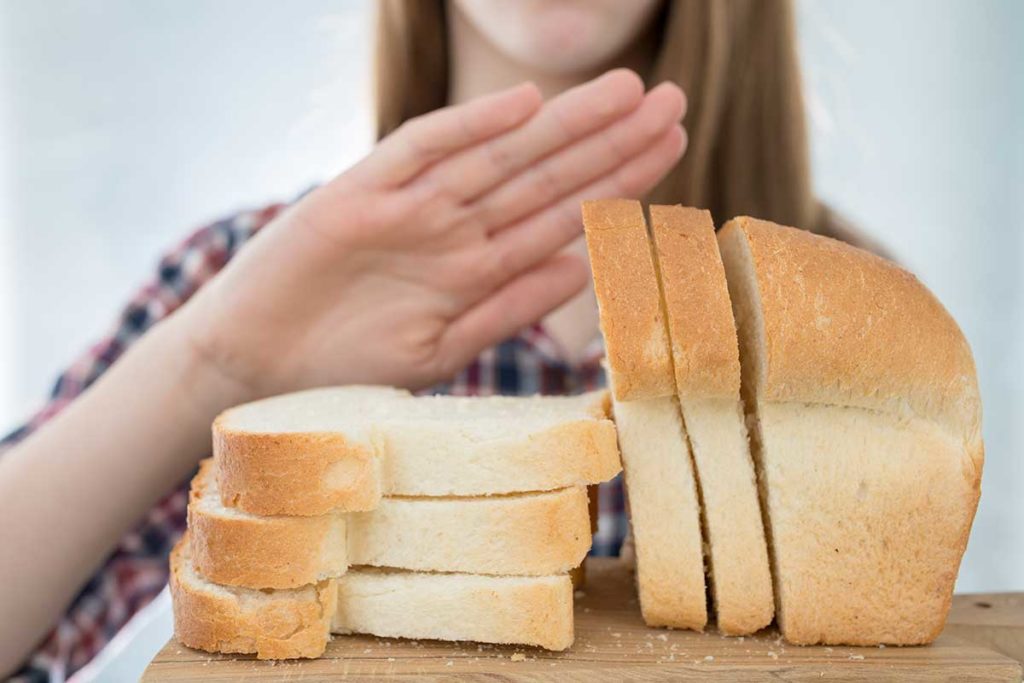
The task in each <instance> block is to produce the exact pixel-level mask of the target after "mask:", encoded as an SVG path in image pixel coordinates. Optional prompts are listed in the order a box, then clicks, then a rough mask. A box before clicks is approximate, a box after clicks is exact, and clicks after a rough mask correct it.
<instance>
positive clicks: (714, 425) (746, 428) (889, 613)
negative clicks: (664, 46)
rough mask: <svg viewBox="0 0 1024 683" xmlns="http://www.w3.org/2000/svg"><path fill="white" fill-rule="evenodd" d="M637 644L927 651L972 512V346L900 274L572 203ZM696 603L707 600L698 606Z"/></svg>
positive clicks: (844, 254)
mask: <svg viewBox="0 0 1024 683" xmlns="http://www.w3.org/2000/svg"><path fill="white" fill-rule="evenodd" d="M583 216H584V225H585V229H586V235H587V244H588V249H589V252H590V260H591V265H592V269H593V274H594V285H595V291H596V294H597V299H598V304H599V309H600V320H601V329H602V332H603V334H604V338H605V344H606V351H607V363H608V369H609V380H610V384H611V389H612V395H613V412H614V418H615V421H616V427H617V429H618V434H619V447H620V449H621V452H622V461H623V468H624V470H625V481H626V487H627V494H628V500H629V507H630V517H631V522H632V530H633V534H634V540H635V545H636V563H637V583H638V589H639V595H640V604H641V611H642V613H643V617H644V619H645V621H646V622H647V623H648V624H649V625H652V626H671V627H680V628H691V629H696V630H702V629H703V628H704V627H705V625H706V623H707V622H708V604H709V603H710V605H711V607H712V611H713V616H714V617H715V619H716V620H717V626H718V629H719V630H720V631H721V632H722V633H725V634H731V635H740V634H745V633H751V632H753V631H756V630H758V629H760V628H762V627H764V626H767V625H768V624H769V623H770V622H771V621H772V619H773V617H776V618H777V621H778V624H779V627H780V629H781V631H782V635H783V636H784V637H785V638H786V639H787V640H789V641H790V642H794V643H801V644H810V643H827V644H852V645H873V644H880V643H893V644H903V645H909V644H918V643H926V642H930V641H931V640H933V639H934V638H935V637H936V636H937V635H938V633H939V632H940V631H941V629H942V626H943V624H944V621H945V617H946V614H947V612H948V610H949V605H950V600H951V596H952V590H953V583H954V580H955V578H956V574H957V569H958V567H959V563H960V559H961V557H962V555H963V551H964V548H965V545H966V542H967V536H968V533H969V531H970V526H971V522H972V520H973V517H974V512H975V509H976V508H977V503H978V496H979V490H980V485H979V482H980V478H981V467H982V460H983V447H982V440H981V433H980V421H981V405H980V399H979V394H978V385H977V378H976V373H975V368H974V362H973V359H972V357H971V352H970V349H969V347H968V345H967V342H966V341H965V339H964V337H963V335H962V333H961V332H960V330H959V328H958V327H957V325H956V323H955V322H954V321H953V320H952V318H951V317H950V316H949V314H948V313H947V312H946V311H945V309H943V307H942V305H941V304H940V303H939V302H938V301H937V300H936V299H935V298H934V297H933V296H932V295H931V293H930V292H928V290H927V289H926V288H925V287H924V286H923V285H921V283H920V282H918V281H917V280H916V279H915V278H914V277H913V276H912V275H910V274H908V273H907V272H905V271H903V270H901V269H900V268H898V267H897V266H895V265H894V264H892V263H890V262H888V261H886V260H884V259H882V258H879V257H877V256H874V255H872V254H869V253H867V252H864V251H861V250H859V249H855V248H853V247H851V246H848V245H846V244H842V243H840V242H836V241H834V240H830V239H827V238H824V237H820V236H816V235H812V234H810V233H807V232H803V231H799V230H795V229H792V228H785V227H781V226H777V225H774V224H772V223H768V222H765V221H759V220H755V219H751V218H737V219H734V220H732V221H730V222H729V223H727V224H726V225H725V226H724V227H723V228H722V230H721V231H720V232H719V233H718V235H717V236H716V234H715V229H714V225H713V223H712V219H711V216H710V214H708V212H706V211H700V210H697V209H688V208H684V207H680V206H651V207H650V209H649V222H648V220H647V217H645V215H644V212H643V209H642V207H641V205H640V204H639V203H638V202H634V201H627V200H603V201H594V202H585V203H584V206H583ZM706 595H707V596H710V600H708V599H707V598H706Z"/></svg>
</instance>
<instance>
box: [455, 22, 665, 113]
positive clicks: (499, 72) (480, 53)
mask: <svg viewBox="0 0 1024 683" xmlns="http://www.w3.org/2000/svg"><path fill="white" fill-rule="evenodd" d="M447 14H448V45H449V50H450V53H449V57H450V60H449V62H450V66H449V74H448V83H449V90H448V103H449V104H461V103H463V102H467V101H469V100H472V99H474V98H477V97H480V96H481V95H486V94H488V93H492V92H494V91H496V90H501V89H503V88H508V87H511V86H513V85H518V84H519V83H523V82H524V81H532V82H533V83H534V84H535V85H536V86H537V87H538V88H539V89H540V91H541V93H542V94H543V95H544V98H545V99H548V98H550V97H553V96H555V95H557V94H559V93H561V92H563V91H565V90H568V89H569V88H572V87H574V86H577V85H580V84H582V83H585V82H586V81H589V80H590V79H592V78H595V77H596V76H599V75H600V74H602V73H604V72H605V71H607V70H608V69H612V68H616V67H625V68H628V69H632V70H633V71H635V72H637V73H638V74H640V75H641V76H642V77H645V78H646V77H647V75H648V74H649V73H650V71H651V65H652V64H653V61H654V50H653V45H654V42H653V41H651V40H648V39H647V38H648V36H646V35H643V36H640V37H639V39H638V40H635V41H633V44H632V45H631V46H630V47H629V48H628V49H627V50H626V51H624V52H623V53H622V54H620V55H619V56H618V57H617V58H616V59H614V60H613V61H612V62H610V63H608V64H604V65H601V66H599V67H597V68H594V69H592V70H590V71H580V72H574V73H561V74H559V73H552V72H550V71H544V70H543V69H538V68H535V67H531V66H529V65H526V64H522V63H520V62H516V61H514V60H512V59H510V58H509V57H507V56H506V55H505V54H504V53H502V52H501V51H500V50H498V49H497V48H495V47H494V45H492V44H491V43H490V41H488V40H487V39H486V38H485V37H484V36H482V35H481V34H480V32H479V31H478V30H477V29H476V27H475V26H473V24H472V23H471V22H470V21H469V20H468V19H467V18H466V17H465V16H464V15H463V14H462V12H460V11H459V9H458V8H457V7H455V5H454V3H449V4H448V12H447Z"/></svg>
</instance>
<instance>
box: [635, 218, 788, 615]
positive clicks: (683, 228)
mask: <svg viewBox="0 0 1024 683" xmlns="http://www.w3.org/2000/svg"><path fill="white" fill-rule="evenodd" d="M650 217H651V236H652V237H653V241H654V245H655V253H656V258H657V264H658V268H657V270H658V273H659V275H660V278H661V289H662V296H663V302H664V307H665V314H666V319H667V321H668V331H669V339H670V342H671V348H672V359H673V368H674V371H675V385H676V390H677V392H678V395H679V401H680V407H681V409H682V415H683V424H684V425H685V429H686V432H687V434H688V436H689V441H690V443H689V445H690V449H691V451H692V454H693V459H694V464H695V466H696V471H697V481H698V483H699V487H700V495H701V500H702V502H703V508H704V532H705V539H706V541H707V546H708V578H709V582H708V583H709V586H710V588H711V597H712V604H713V605H714V609H715V615H716V621H717V624H718V628H719V630H720V631H721V632H722V633H725V634H728V635H744V634H748V633H754V632H755V631H758V630H759V629H762V628H764V627H765V626H767V625H768V624H770V623H771V621H772V617H773V616H774V611H775V608H774V602H773V599H772V578H771V571H770V569H769V564H768V548H767V545H766V543H765V537H764V524H763V522H762V520H761V507H760V502H759V500H758V491H757V482H756V480H755V476H754V465H753V462H752V461H751V457H750V447H749V445H748V442H747V430H746V426H745V424H744V416H743V407H742V404H741V403H740V362H739V348H738V346H737V341H736V327H735V323H734V322H733V315H732V307H731V305H730V303H729V292H728V287H727V285H726V281H725V270H724V269H723V266H722V259H721V256H720V255H719V253H718V242H717V241H716V239H715V227H714V223H713V222H712V219H711V214H710V213H708V212H707V211H701V210H698V209H690V208H683V207H681V206H651V207H650Z"/></svg>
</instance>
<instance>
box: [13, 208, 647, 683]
mask: <svg viewBox="0 0 1024 683" xmlns="http://www.w3.org/2000/svg"><path fill="white" fill-rule="evenodd" d="M284 208H285V205H283V204H276V205H272V206H269V207H266V208H264V209H260V210H258V211H249V212H243V213H240V214H238V215H235V216H232V217H230V218H227V219H225V220H221V221H218V222H216V223H213V224H212V225H209V226H206V227H204V228H202V229H200V230H198V231H197V232H195V233H194V234H193V235H192V236H190V237H189V238H188V239H187V240H185V241H184V242H183V243H182V244H180V245H179V246H178V247H177V248H175V249H174V250H173V251H171V252H170V253H168V254H167V255H166V256H165V257H164V258H163V259H161V261H160V264H159V269H158V272H157V275H156V277H155V278H154V279H153V280H152V281H151V282H150V283H149V284H147V285H145V286H144V287H143V288H142V289H141V290H140V291H139V292H138V293H137V294H136V295H135V296H134V297H133V298H132V300H131V301H130V302H129V303H128V305H127V306H126V307H125V308H124V310H123V312H122V313H121V315H120V317H119V319H118V320H117V322H116V324H115V325H114V327H113V329H112V330H111V332H110V334H109V335H108V336H107V337H106V338H105V339H103V340H102V341H100V342H99V343H98V344H96V345H95V346H93V347H92V348H91V349H89V350H88V351H87V352H85V353H84V354H83V355H82V356H81V357H80V358H79V359H78V360H77V361H75V363H74V364H73V365H72V366H71V367H69V368H68V369H67V370H66V371H65V372H64V373H63V374H62V375H61V376H60V378H59V379H58V380H57V383H56V384H55V385H54V388H53V391H52V393H51V396H50V398H49V400H48V402H47V403H46V405H45V406H44V407H43V408H42V409H41V410H39V411H38V412H37V413H36V414H35V415H34V416H33V417H32V418H31V419H30V420H29V421H28V422H27V423H26V424H24V425H23V426H21V427H20V428H18V429H16V430H15V431H14V432H12V433H11V434H9V435H7V436H6V437H5V438H4V439H3V440H2V441H0V454H2V453H3V451H4V450H6V449H8V448H10V447H11V446H13V445H14V444H16V443H18V441H20V440H21V439H23V438H24V437H26V436H27V435H28V434H30V433H32V432H33V431H35V430H36V429H39V428H41V427H42V426H43V425H44V424H45V423H46V421H47V420H49V419H50V418H52V417H53V416H54V415H56V414H57V413H59V412H60V411H61V410H63V409H64V407H65V406H67V405H68V404H69V403H70V402H71V401H73V400H75V398H76V397H77V396H79V395H80V394H81V393H82V392H83V391H85V389H87V388H88V387H89V386H90V385H91V384H92V383H93V382H95V381H96V380H97V379H98V378H99V377H100V375H102V374H103V373H104V372H105V371H106V370H107V369H108V368H109V367H110V366H111V365H113V364H114V363H115V362H117V359H118V358H119V357H120V356H121V354H122V353H124V351H125V349H127V348H128V347H129V346H130V345H131V344H132V343H133V342H135V340H137V339H138V338H139V337H140V336H142V335H143V334H144V333H145V332H146V330H148V329H149V328H150V327H151V326H152V325H153V324H154V323H156V322H157V321H159V320H161V319H162V318H164V317H166V316H167V315H169V314H170V313H172V312H173V311H174V310H176V309H177V308H178V307H179V306H181V305H182V304H183V303H184V302H185V301H186V300H188V298H189V297H190V296H192V294H193V293H195V291H196V290H198V289H199V288H200V287H202V286H203V284H205V283H206V282H207V281H208V280H210V278H212V277H213V276H214V275H215V274H216V273H217V272H218V271H219V270H220V269H221V268H223V267H224V265H225V264H226V263H227V262H228V261H229V260H230V259H231V258H232V257H233V256H234V255H235V254H236V253H237V252H238V250H239V249H240V248H241V247H242V246H243V245H244V244H245V242H246V241H247V240H248V239H249V238H250V237H252V236H253V235H254V234H255V233H256V232H257V231H259V229H260V228H262V227H263V226H264V225H266V224H267V223H269V222H270V221H271V220H272V219H273V218H274V217H275V216H276V215H277V214H278V213H280V212H281V211H282V210H283V209H284ZM600 356H601V349H600V347H599V345H597V344H595V346H594V347H593V348H592V349H590V352H589V353H587V354H586V356H585V358H584V360H583V361H582V362H580V363H576V364H567V363H565V362H564V361H561V360H559V355H558V353H557V349H556V346H555V344H554V342H553V340H552V339H551V337H550V336H548V335H547V334H546V333H545V332H544V330H543V328H542V327H540V326H539V325H538V326H534V327H531V328H529V329H527V330H524V331H523V332H522V333H520V334H519V335H517V336H516V337H514V338H512V339H509V340H507V341H505V342H504V343H502V344H500V345H498V346H496V347H494V348H491V349H488V350H487V351H485V352H484V353H482V354H481V355H480V357H479V358H478V359H477V360H476V361H474V362H473V363H472V364H471V365H470V366H469V367H467V368H466V369H465V370H463V371H462V372H461V373H459V375H458V376H456V377H455V378H453V379H452V381H451V382H448V383H445V384H443V385H439V386H437V387H434V388H433V389H432V390H431V391H430V392H426V393H448V394H456V395H489V394H506V395H529V394H536V393H540V394H575V393H580V392H583V391H587V390H591V389H596V388H598V387H600V386H602V385H603V383H604V376H603V373H602V371H601V367H600V363H599V361H600ZM206 455H207V454H206V453H196V462H198V461H199V460H200V459H201V458H202V457H205V456H206ZM187 486H188V482H187V481H183V482H181V483H180V484H179V485H178V486H177V487H176V488H175V489H174V490H173V491H168V493H167V495H166V496H165V497H164V498H163V499H162V500H161V501H160V502H159V503H157V504H156V505H155V506H154V507H153V509H152V510H150V511H149V513H148V514H147V515H146V516H145V518H144V519H143V520H142V521H141V522H139V523H138V524H137V525H136V526H135V527H134V528H133V529H131V530H130V531H129V532H128V533H126V534H125V535H124V537H123V538H122V539H121V540H120V542H119V543H118V544H117V546H116V547H115V548H114V550H113V552H112V553H111V554H110V556H109V557H108V558H107V560H106V562H105V563H104V564H103V566H102V567H101V568H100V569H99V571H97V572H96V574H95V575H94V576H93V577H92V578H91V579H90V580H89V582H88V583H86V584H85V586H83V587H82V589H81V591H79V593H78V595H77V596H76V597H75V598H74V600H73V601H72V603H71V605H70V606H69V607H68V609H67V611H66V612H65V613H64V615H63V616H62V617H61V618H60V621H59V622H58V623H57V624H55V625H54V628H53V630H52V631H51V632H50V633H49V634H48V635H47V636H46V637H45V638H44V639H43V641H42V642H41V643H40V644H39V646H38V648H37V649H36V650H35V651H34V652H33V653H32V654H31V655H30V657H29V658H28V660H27V661H26V663H25V665H24V667H23V668H22V669H21V670H20V671H19V672H18V673H17V674H16V676H15V679H16V680H17V679H20V680H25V681H46V680H56V681H59V680H64V679H65V678H66V677H68V676H70V675H72V674H73V673H74V672H75V671H77V670H79V669H80V668H82V667H83V666H84V665H85V664H86V663H88V662H89V661H90V660H91V659H92V658H93V657H95V656H96V654H97V653H98V652H99V651H100V650H101V649H102V648H103V646H104V645H106V643H107V642H109V641H110V639H111V638H112V637H113V636H114V634H115V633H117V631H118V630H120V629H121V628H122V627H123V626H124V625H125V624H126V623H127V622H128V620H129V619H130V618H131V617H132V616H133V615H134V614H135V613H136V612H138V611H139V610H140V609H142V607H144V606H145V605H146V604H147V603H148V602H149V601H150V600H152V599H153V598H154V597H155V596H156V595H157V593H159V592H160V590H161V589H162V588H163V586H164V584H166V583H167V574H168V567H167V558H168V555H169V553H170V550H171V547H172V546H173V545H174V543H175V542H176V541H177V540H178V538H179V537H180V536H181V534H182V532H184V530H185V504H186V501H187V500H188V495H187ZM599 509H600V517H599V525H598V526H599V528H598V533H597V535H596V536H595V538H594V546H593V549H592V550H591V553H592V554H595V555H616V554H618V552H619V548H620V546H621V544H622V541H623V538H624V536H625V533H626V528H627V522H626V516H625V512H624V501H623V493H622V488H621V484H620V481H619V480H618V479H616V480H615V481H613V482H610V483H609V484H607V485H603V486H601V488H600V496H599Z"/></svg>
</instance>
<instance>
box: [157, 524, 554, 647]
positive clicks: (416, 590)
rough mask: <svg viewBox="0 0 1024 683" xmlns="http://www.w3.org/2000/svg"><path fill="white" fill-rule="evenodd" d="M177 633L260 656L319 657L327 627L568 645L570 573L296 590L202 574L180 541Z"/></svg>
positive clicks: (175, 568)
mask: <svg viewBox="0 0 1024 683" xmlns="http://www.w3.org/2000/svg"><path fill="white" fill-rule="evenodd" d="M170 588H171V596H172V602H173V610H174V632H175V636H176V637H177V638H178V640H179V641H180V642H181V643H182V644H184V645H187V646H188V647H194V648H198V649H201V650H206V651H208V652H224V653H252V654H255V655H256V656H257V658H259V659H292V658H299V657H318V656H320V655H321V654H323V651H324V649H325V647H326V645H327V641H328V639H329V638H330V633H331V632H334V633H371V634H374V635H379V636H386V637H406V638H431V639H438V640H474V641H478V642H483V643H512V644H521V645H536V646H539V647H543V648H546V649H549V650H564V649H566V648H567V647H569V646H570V645H572V641H573V619H572V613H573V589H572V583H571V582H570V580H569V577H568V575H565V574H563V575H558V576H536V577H519V576H477V575H473V574H431V573H418V572H405V571H396V570H380V569H353V570H351V571H349V572H348V573H347V574H345V575H344V576H342V577H340V578H337V579H330V580H327V581H322V582H320V583H318V584H316V585H313V586H305V587H302V588H298V589H291V590H263V591H261V590H253V589H249V588H229V587H225V586H220V585H217V584H215V583H211V582H209V581H207V580H205V579H204V578H202V577H201V576H200V575H199V574H198V573H197V572H196V571H195V569H194V568H193V566H192V558H191V556H190V550H189V542H188V539H187V535H186V537H183V538H182V540H181V541H179V543H178V545H177V546H176V547H175V549H174V551H173V552H172V553H171V577H170Z"/></svg>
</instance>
